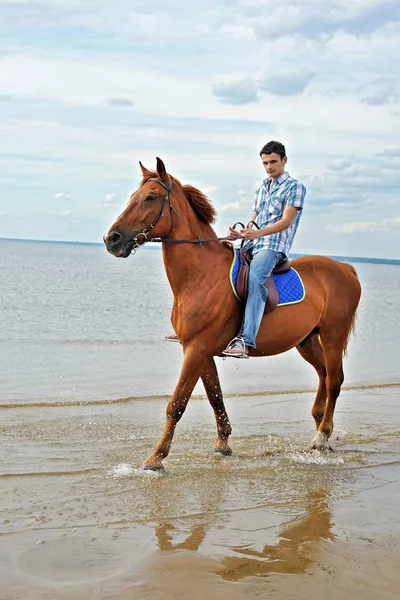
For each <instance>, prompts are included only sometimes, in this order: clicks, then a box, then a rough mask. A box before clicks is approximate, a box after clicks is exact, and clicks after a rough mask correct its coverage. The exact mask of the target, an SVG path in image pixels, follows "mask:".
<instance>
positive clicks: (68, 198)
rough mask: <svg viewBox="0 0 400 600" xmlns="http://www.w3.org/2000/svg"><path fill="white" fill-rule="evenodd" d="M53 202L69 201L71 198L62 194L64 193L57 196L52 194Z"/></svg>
mask: <svg viewBox="0 0 400 600" xmlns="http://www.w3.org/2000/svg"><path fill="white" fill-rule="evenodd" d="M53 200H56V201H57V202H58V201H60V200H61V201H64V200H71V196H68V194H64V192H59V193H58V194H54V196H53Z"/></svg>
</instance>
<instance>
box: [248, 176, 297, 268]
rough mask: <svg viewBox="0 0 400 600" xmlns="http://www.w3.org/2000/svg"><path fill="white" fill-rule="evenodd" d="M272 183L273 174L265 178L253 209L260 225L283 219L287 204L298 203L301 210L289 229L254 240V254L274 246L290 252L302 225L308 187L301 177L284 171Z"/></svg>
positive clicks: (261, 226)
mask: <svg viewBox="0 0 400 600" xmlns="http://www.w3.org/2000/svg"><path fill="white" fill-rule="evenodd" d="M270 183H271V178H270V177H268V178H267V179H265V180H264V181H263V183H262V185H261V187H260V188H259V189H258V190H257V192H256V195H255V198H254V202H253V208H252V210H253V212H255V213H256V215H257V216H256V223H257V225H258V226H259V227H260V229H262V228H263V227H266V226H267V225H270V224H271V223H276V222H277V221H280V220H281V219H282V217H283V211H284V210H285V208H286V206H296V207H297V208H298V209H299V210H298V211H297V214H296V216H295V217H294V219H293V221H292V222H291V224H290V225H289V227H288V228H287V229H284V230H283V231H279V233H272V234H271V235H264V236H263V237H260V238H258V239H257V240H254V247H253V254H255V253H257V252H260V250H274V251H275V252H283V253H284V254H286V256H289V251H290V248H291V245H292V243H293V239H294V236H295V234H296V231H297V228H298V226H299V221H300V217H301V213H302V209H303V205H304V198H305V195H306V188H305V187H304V185H303V184H302V183H301V182H300V181H297V179H293V177H290V175H289V173H283V174H282V175H281V176H280V177H277V178H276V179H275V181H274V182H273V183H272V185H271V187H270V188H269V184H270Z"/></svg>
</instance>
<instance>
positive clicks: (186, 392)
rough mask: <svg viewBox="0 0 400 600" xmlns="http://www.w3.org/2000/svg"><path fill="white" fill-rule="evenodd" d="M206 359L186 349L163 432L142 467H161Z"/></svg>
mask: <svg viewBox="0 0 400 600" xmlns="http://www.w3.org/2000/svg"><path fill="white" fill-rule="evenodd" d="M206 360H207V356H205V355H204V354H201V353H200V352H197V351H195V350H193V351H187V352H186V353H185V358H184V361H183V366H182V370H181V374H180V377H179V381H178V384H177V386H176V388H175V390H174V393H173V394H172V398H171V400H170V402H169V403H168V406H167V411H166V417H167V421H166V424H165V428H164V432H163V434H162V436H161V439H160V441H159V442H158V444H157V446H156V447H155V448H154V450H153V453H152V454H151V455H150V456H149V458H148V459H147V460H145V461H144V463H143V468H144V469H149V470H152V471H158V470H162V469H163V464H162V461H163V459H164V458H165V457H166V456H168V454H169V451H170V448H171V443H172V438H173V437H174V432H175V427H176V425H177V423H178V421H179V420H180V419H181V417H182V415H183V413H184V412H185V409H186V406H187V403H188V401H189V398H190V396H191V395H192V392H193V388H194V386H195V385H196V383H197V381H198V379H199V377H200V375H201V373H202V371H203V369H204V363H205V362H206Z"/></svg>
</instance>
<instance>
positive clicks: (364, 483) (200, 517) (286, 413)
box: [0, 385, 400, 600]
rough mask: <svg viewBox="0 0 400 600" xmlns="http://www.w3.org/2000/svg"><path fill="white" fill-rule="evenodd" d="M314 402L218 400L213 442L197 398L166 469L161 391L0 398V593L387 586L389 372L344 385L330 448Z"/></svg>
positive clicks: (200, 593)
mask: <svg viewBox="0 0 400 600" xmlns="http://www.w3.org/2000/svg"><path fill="white" fill-rule="evenodd" d="M311 402H312V396H311V395H310V394H307V393H299V394H297V395H296V396H293V395H291V394H289V395H288V394H282V395H281V396H276V395H275V396H264V397H263V396H256V397H252V398H249V397H237V398H230V399H228V401H227V407H228V411H229V413H230V417H231V420H232V425H233V435H232V447H233V449H234V455H233V456H232V457H222V456H215V455H213V454H212V453H211V452H210V450H211V448H212V443H213V438H214V423H213V418H212V413H211V410H210V408H209V406H208V403H207V402H206V401H205V400H193V401H192V402H191V403H190V405H189V408H188V411H187V415H185V419H184V420H183V422H182V426H181V428H180V429H179V430H178V434H177V436H176V442H175V445H174V447H173V451H172V453H171V455H170V457H169V458H168V460H167V461H165V466H166V473H165V474H164V475H157V474H148V473H143V472H141V471H140V468H139V467H140V464H141V461H142V459H143V458H144V457H145V456H146V455H147V453H148V451H149V450H150V448H151V446H152V444H153V443H154V441H155V440H156V438H157V433H158V432H159V431H160V430H161V426H162V422H163V412H164V408H165V400H164V401H161V400H160V401H155V400H151V401H146V400H142V401H133V402H131V403H129V402H124V403H121V404H113V405H107V404H105V405H103V406H96V407H93V406H84V405H83V406H80V407H53V408H51V409H49V408H35V409H34V410H32V409H25V410H20V411H18V410H14V409H5V410H3V411H2V427H3V432H4V430H6V431H7V436H6V443H7V446H8V453H7V455H8V457H9V459H8V464H6V465H5V468H4V469H3V475H2V477H1V479H0V485H1V489H2V494H1V496H2V499H3V502H4V508H3V510H2V513H1V514H2V520H1V532H2V535H1V537H0V564H1V570H0V577H1V582H2V586H1V591H0V598H2V599H4V600H5V599H7V600H14V599H17V598H18V599H27V600H28V599H29V600H36V599H38V600H39V599H47V598H48V599H68V600H72V599H81V598H99V599H100V598H101V599H111V598H112V599H121V600H122V599H128V598H129V599H130V598H132V599H141V598H143V599H144V598H146V599H147V598H149V599H150V598H151V599H153V598H165V599H167V600H169V599H171V600H172V599H180V598H182V599H186V598H187V599H193V598H194V599H197V598H198V599H200V598H204V597H205V596H208V597H210V598H221V599H225V598H230V599H233V600H236V599H238V600H239V599H242V598H243V599H244V598H259V597H271V598H308V597H309V596H310V594H311V593H312V594H317V595H318V596H319V597H322V598H324V597H327V598H328V597H329V598H333V599H336V598H337V599H340V598H347V597H352V598H356V599H360V600H361V599H363V600H368V599H369V598H371V599H372V598H376V597H377V596H378V597H379V598H385V599H386V598H387V599H389V598H393V599H394V598H398V591H399V583H400V579H399V572H400V570H399V567H400V543H399V540H400V536H399V534H400V519H399V512H398V495H399V492H400V477H399V475H400V461H399V445H400V390H399V387H398V386H396V385H394V386H391V387H388V388H377V389H376V388H375V389H374V388H370V389H365V390H348V391H344V392H343V394H342V396H341V399H340V402H339V404H338V408H337V413H336V424H335V432H334V436H333V441H332V445H333V446H334V449H335V451H334V452H332V453H329V454H321V453H319V452H315V451H314V452H312V453H308V452H305V449H306V446H307V442H308V441H310V439H311V435H312V432H313V424H312V419H311V417H310V415H309V411H310V407H311ZM28 457H29V458H28ZM27 461H28V464H29V469H27V468H26V467H27ZM23 463H24V465H23ZM22 466H24V469H22Z"/></svg>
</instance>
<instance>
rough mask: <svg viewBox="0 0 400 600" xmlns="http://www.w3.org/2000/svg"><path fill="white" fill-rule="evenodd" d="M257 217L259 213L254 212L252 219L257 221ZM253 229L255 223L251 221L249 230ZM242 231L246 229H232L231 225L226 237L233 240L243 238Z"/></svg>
mask: <svg viewBox="0 0 400 600" xmlns="http://www.w3.org/2000/svg"><path fill="white" fill-rule="evenodd" d="M256 218H257V213H255V212H253V214H252V215H251V219H250V221H255V220H256ZM252 229H253V224H252V223H250V225H249V231H250V230H252ZM242 231H244V229H242V230H241V231H238V230H237V229H232V227H229V229H228V233H227V234H226V237H227V238H228V240H232V241H233V240H238V239H241V238H243V236H242V233H241V232H242Z"/></svg>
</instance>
